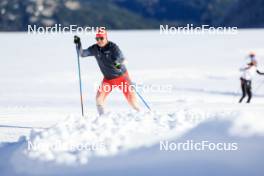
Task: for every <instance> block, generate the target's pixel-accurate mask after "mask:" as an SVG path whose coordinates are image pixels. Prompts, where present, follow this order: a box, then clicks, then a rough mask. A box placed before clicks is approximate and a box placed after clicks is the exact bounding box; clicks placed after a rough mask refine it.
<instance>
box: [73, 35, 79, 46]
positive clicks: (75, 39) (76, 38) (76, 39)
mask: <svg viewBox="0 0 264 176" xmlns="http://www.w3.org/2000/svg"><path fill="white" fill-rule="evenodd" d="M73 41H74V43H75V44H80V43H81V39H80V37H78V36H77V35H75V36H74V40H73Z"/></svg>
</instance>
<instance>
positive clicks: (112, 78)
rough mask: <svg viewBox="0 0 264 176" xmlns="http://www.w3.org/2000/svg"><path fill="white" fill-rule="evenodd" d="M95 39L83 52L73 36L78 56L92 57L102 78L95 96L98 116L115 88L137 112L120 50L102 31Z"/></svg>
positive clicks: (133, 94)
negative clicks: (118, 89) (117, 88)
mask: <svg viewBox="0 0 264 176" xmlns="http://www.w3.org/2000/svg"><path fill="white" fill-rule="evenodd" d="M95 39H96V44H94V45H92V46H90V47H88V48H87V49H84V50H83V49H82V45H81V40H80V38H79V37H78V36H74V43H75V44H77V46H78V49H79V53H80V55H81V56H82V57H87V56H94V57H95V58H96V61H97V63H98V66H99V68H100V70H101V72H102V74H103V76H104V78H103V81H102V84H101V86H100V87H99V89H98V91H97V95H96V106H97V110H98V113H99V115H102V114H104V103H105V99H106V97H107V96H108V95H109V93H110V92H111V91H112V89H113V88H115V87H119V88H120V89H121V90H122V91H123V94H124V95H125V97H126V99H127V101H128V103H129V104H130V105H131V106H132V107H133V108H134V109H135V110H136V111H139V106H138V103H137V99H136V96H135V93H134V91H133V89H131V88H129V86H131V81H130V78H129V75H128V71H127V69H126V66H125V65H124V59H125V58H124V56H123V54H122V52H121V50H120V49H119V47H118V46H117V45H116V44H115V43H113V42H111V41H108V38H107V32H106V30H104V29H99V30H98V31H97V33H96V38H95Z"/></svg>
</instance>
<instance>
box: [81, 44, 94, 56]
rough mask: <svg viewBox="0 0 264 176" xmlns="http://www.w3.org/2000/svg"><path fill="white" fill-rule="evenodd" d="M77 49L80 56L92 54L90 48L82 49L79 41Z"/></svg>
mask: <svg viewBox="0 0 264 176" xmlns="http://www.w3.org/2000/svg"><path fill="white" fill-rule="evenodd" d="M78 50H79V53H80V55H81V56H82V57H87V56H93V52H92V48H91V47H89V48H87V49H82V44H81V42H80V43H79V44H78Z"/></svg>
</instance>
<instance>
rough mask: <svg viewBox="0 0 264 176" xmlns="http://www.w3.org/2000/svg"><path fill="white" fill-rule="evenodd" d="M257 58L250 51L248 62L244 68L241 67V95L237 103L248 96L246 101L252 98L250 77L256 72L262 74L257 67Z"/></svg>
mask: <svg viewBox="0 0 264 176" xmlns="http://www.w3.org/2000/svg"><path fill="white" fill-rule="evenodd" d="M257 64H258V63H257V60H256V54H255V53H254V52H251V53H250V54H249V63H248V64H247V66H246V67H245V68H241V69H240V71H242V76H241V77H240V81H241V90H242V97H241V98H240V100H239V103H242V101H243V99H244V98H245V97H246V95H247V96H248V99H247V103H250V101H251V98H252V79H253V77H254V76H255V74H256V73H258V74H259V75H264V73H261V72H260V71H259V70H258V69H257Z"/></svg>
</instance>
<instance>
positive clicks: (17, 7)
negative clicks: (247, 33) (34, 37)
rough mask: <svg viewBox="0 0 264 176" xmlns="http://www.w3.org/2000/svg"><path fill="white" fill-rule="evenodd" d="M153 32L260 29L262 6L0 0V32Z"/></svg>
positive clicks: (218, 1)
mask: <svg viewBox="0 0 264 176" xmlns="http://www.w3.org/2000/svg"><path fill="white" fill-rule="evenodd" d="M56 23H57V24H62V25H65V26H66V25H71V24H76V25H78V26H81V27H85V26H105V27H107V28H110V29H157V28H159V25H160V24H170V25H174V26H185V25H186V24H194V25H197V26H199V25H202V24H207V25H211V26H236V27H239V28H262V27H264V0H253V1H252V0H0V31H26V30H27V25H29V24H31V25H34V24H36V25H39V26H52V25H54V24H56Z"/></svg>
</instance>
